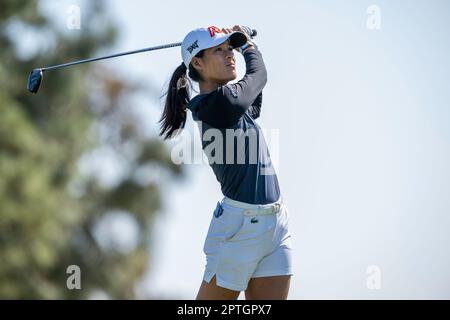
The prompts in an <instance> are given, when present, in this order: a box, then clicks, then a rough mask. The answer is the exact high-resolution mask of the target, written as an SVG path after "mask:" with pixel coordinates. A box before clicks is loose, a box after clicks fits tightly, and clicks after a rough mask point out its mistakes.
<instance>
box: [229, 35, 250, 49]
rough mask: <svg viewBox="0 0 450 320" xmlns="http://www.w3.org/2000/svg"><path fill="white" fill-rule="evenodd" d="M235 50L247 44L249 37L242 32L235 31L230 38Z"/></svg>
mask: <svg viewBox="0 0 450 320" xmlns="http://www.w3.org/2000/svg"><path fill="white" fill-rule="evenodd" d="M228 39H230V44H231V45H232V46H233V48H237V47H241V46H243V45H244V44H246V43H247V36H246V35H245V34H244V33H243V32H241V31H234V32H233V33H231V34H230V36H229V37H228Z"/></svg>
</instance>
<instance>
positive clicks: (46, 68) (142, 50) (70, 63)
mask: <svg viewBox="0 0 450 320" xmlns="http://www.w3.org/2000/svg"><path fill="white" fill-rule="evenodd" d="M177 46H181V42H176V43H170V44H165V45H161V46H156V47H150V48H144V49H139V50H133V51H127V52H122V53H116V54H112V55H109V56H104V57H98V58H91V59H84V60H79V61H73V62H68V63H63V64H58V65H56V66H51V67H45V68H42V69H41V70H42V71H47V70H51V69H57V68H63V67H68V66H73V65H76V64H81V63H86V62H93V61H98V60H104V59H109V58H115V57H120V56H125V55H128V54H134V53H140V52H146V51H152V50H159V49H165V48H172V47H177Z"/></svg>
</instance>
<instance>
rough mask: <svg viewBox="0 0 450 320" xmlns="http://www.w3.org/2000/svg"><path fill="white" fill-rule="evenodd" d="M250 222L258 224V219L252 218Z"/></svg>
mask: <svg viewBox="0 0 450 320" xmlns="http://www.w3.org/2000/svg"><path fill="white" fill-rule="evenodd" d="M250 222H251V223H257V222H258V219H256V218H252V220H250Z"/></svg>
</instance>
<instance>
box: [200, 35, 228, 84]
mask: <svg viewBox="0 0 450 320" xmlns="http://www.w3.org/2000/svg"><path fill="white" fill-rule="evenodd" d="M233 50H234V49H233V47H232V46H231V45H230V40H227V41H225V42H224V43H222V44H220V45H218V46H216V47H212V48H209V49H206V50H205V52H204V55H203V57H202V58H197V57H194V58H193V66H194V68H196V69H197V70H198V71H199V72H200V74H201V75H202V77H203V81H204V82H213V83H216V84H219V85H224V84H227V83H228V82H229V81H231V80H234V79H236V77H237V73H236V59H235V57H234V52H233ZM194 59H195V60H194Z"/></svg>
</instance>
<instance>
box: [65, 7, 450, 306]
mask: <svg viewBox="0 0 450 320" xmlns="http://www.w3.org/2000/svg"><path fill="white" fill-rule="evenodd" d="M78 3H79V4H80V6H81V7H82V1H80V2H78ZM68 4H77V1H62V2H60V3H59V4H58V5H57V6H60V8H62V7H63V6H67V5H68ZM108 4H109V10H111V12H112V13H113V14H114V16H115V19H116V20H117V21H118V23H119V24H120V26H121V28H120V31H121V39H120V41H119V42H118V44H117V46H116V47H115V48H114V49H116V50H117V51H125V50H132V49H138V48H142V47H146V46H153V45H160V44H166V43H172V42H179V41H182V39H183V37H184V36H185V35H186V34H187V33H188V32H189V31H190V30H192V29H194V28H197V27H200V26H209V25H217V26H219V27H230V26H232V25H234V24H242V25H248V26H251V27H252V28H255V29H257V30H258V32H259V33H258V37H257V41H258V44H259V48H260V50H261V51H262V53H263V57H264V60H265V63H266V67H267V70H268V83H267V85H266V87H265V89H264V101H263V109H262V115H261V118H260V119H259V120H258V122H259V123H260V125H261V126H262V127H263V128H265V129H267V130H272V129H273V130H278V132H279V143H278V152H277V158H278V159H277V161H276V167H277V172H278V178H279V181H280V187H281V191H282V193H283V197H284V200H285V203H286V205H287V207H288V209H289V212H290V215H291V220H290V229H291V233H292V235H293V244H294V272H295V276H294V277H293V279H292V287H291V291H290V298H291V299H303V298H309V299H313V298H323V299H329V298H337V299H343V298H357V299H380V298H383V299H390V298H413V299H421V298H425V299H427V298H446V299H449V298H450V257H449V255H450V250H449V249H448V245H449V242H450V234H449V230H450V197H449V195H450V179H449V178H450V167H449V163H450V126H449V124H450V72H449V71H450V62H449V58H448V57H449V56H450V37H449V31H448V30H450V10H449V9H450V3H449V2H448V1H444V0H443V1H436V0H433V1H400V0H398V1H345V2H344V1H322V0H321V1H317V0H316V1H312V0H311V1H294V0H291V1H239V2H238V1H235V2H211V1H192V2H186V1H163V2H154V1H152V2H150V1H128V2H126V1H118V0H111V1H109V2H108ZM371 5H376V6H377V8H378V9H379V13H380V16H379V23H380V24H379V26H380V28H379V29H370V28H368V26H367V21H368V19H370V18H371V17H372V18H373V17H374V16H373V13H368V12H367V10H368V8H369V6H371ZM59 10H60V11H61V10H62V12H64V9H59ZM370 12H372V11H370ZM63 17H64V16H63ZM81 31H82V29H81ZM236 55H237V56H238V71H239V78H240V77H242V76H243V71H244V70H245V69H244V68H245V65H244V61H243V59H242V57H241V56H239V54H238V53H236ZM105 63H107V64H108V66H111V67H114V68H117V70H119V71H120V72H122V73H123V74H124V75H126V76H127V77H129V78H130V79H131V80H139V81H144V82H148V83H151V84H152V85H153V86H155V87H156V88H157V92H156V94H161V93H162V92H163V90H165V85H167V82H168V80H169V77H170V76H171V74H172V72H173V70H174V68H175V67H176V66H177V65H179V64H180V63H181V54H180V49H179V47H178V48H171V49H165V50H160V51H158V52H151V53H148V54H141V55H134V56H130V57H126V58H119V59H116V60H114V62H112V61H111V62H105ZM133 103H136V104H137V105H138V107H139V110H140V112H141V113H142V116H143V118H144V119H146V124H145V125H146V129H147V130H148V132H149V134H152V133H156V132H157V129H158V127H157V125H156V122H157V120H158V118H159V115H160V113H161V110H162V101H158V100H157V99H153V100H152V99H149V98H148V95H147V96H144V95H142V96H140V97H136V99H135V100H134V102H133ZM189 119H190V121H189V123H188V124H187V127H188V130H192V131H193V132H195V130H196V128H195V127H194V128H195V130H194V129H192V128H193V125H192V119H191V118H190V117H189ZM168 146H170V143H168ZM271 153H272V150H271ZM186 169H187V170H188V177H189V178H188V179H187V180H186V181H184V182H183V183H176V184H173V185H172V186H171V187H170V189H168V190H167V194H168V197H167V198H166V207H165V208H164V212H162V214H161V215H160V217H159V218H158V220H157V225H156V233H155V236H154V239H153V241H152V245H153V256H152V269H151V270H149V273H148V276H147V277H146V278H145V279H144V280H143V282H142V284H141V285H140V286H139V292H140V293H141V294H142V296H143V297H144V296H145V297H152V296H166V297H168V298H172V297H178V298H186V299H190V298H194V297H195V294H196V293H197V290H198V287H199V285H200V282H201V279H202V274H203V270H204V265H205V259H204V255H203V252H202V247H203V241H204V238H205V236H206V231H207V228H208V224H209V221H210V217H211V214H212V211H213V209H214V208H215V204H216V202H217V201H219V200H220V199H221V197H222V195H221V193H220V187H219V185H218V183H217V181H216V180H215V177H214V175H213V172H212V170H211V169H210V168H209V167H208V166H207V165H187V166H186ZM370 266H375V270H377V273H376V275H374V273H373V271H371V270H374V269H370V268H369V267H370ZM368 268H369V269H368ZM374 276H377V277H378V278H377V279H379V280H380V281H379V283H380V284H381V287H377V288H378V289H373V287H371V286H370V285H368V281H369V280H370V279H373V277H374ZM369 282H370V281H369ZM241 298H242V296H241Z"/></svg>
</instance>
